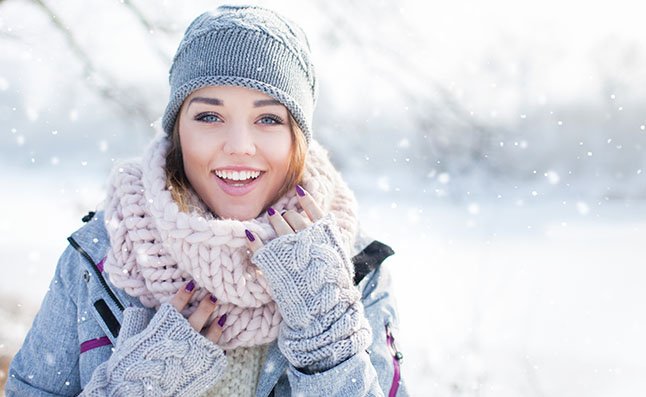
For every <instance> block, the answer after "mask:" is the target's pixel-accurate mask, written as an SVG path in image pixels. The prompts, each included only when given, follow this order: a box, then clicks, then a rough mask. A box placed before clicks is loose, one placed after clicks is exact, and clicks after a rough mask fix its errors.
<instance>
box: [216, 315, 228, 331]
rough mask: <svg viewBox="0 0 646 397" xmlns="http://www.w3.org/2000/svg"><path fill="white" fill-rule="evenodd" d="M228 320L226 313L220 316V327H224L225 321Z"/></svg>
mask: <svg viewBox="0 0 646 397" xmlns="http://www.w3.org/2000/svg"><path fill="white" fill-rule="evenodd" d="M226 322H227V314H226V313H224V314H223V315H222V317H220V319H219V320H218V325H219V326H220V328H222V327H224V323H226Z"/></svg>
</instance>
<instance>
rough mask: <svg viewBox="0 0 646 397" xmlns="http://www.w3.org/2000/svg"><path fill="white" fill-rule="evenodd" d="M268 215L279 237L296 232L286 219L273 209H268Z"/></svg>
mask: <svg viewBox="0 0 646 397" xmlns="http://www.w3.org/2000/svg"><path fill="white" fill-rule="evenodd" d="M267 214H268V215H269V222H271V225H272V226H273V227H274V230H276V233H277V234H278V235H279V236H284V235H286V234H293V233H294V230H292V227H291V226H289V223H287V221H286V220H285V218H283V217H282V216H280V215H279V214H277V213H276V211H275V210H274V209H273V208H271V207H269V208H267Z"/></svg>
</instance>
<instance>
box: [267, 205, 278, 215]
mask: <svg viewBox="0 0 646 397" xmlns="http://www.w3.org/2000/svg"><path fill="white" fill-rule="evenodd" d="M267 213H268V214H269V216H274V214H275V213H276V211H274V209H273V208H271V207H267Z"/></svg>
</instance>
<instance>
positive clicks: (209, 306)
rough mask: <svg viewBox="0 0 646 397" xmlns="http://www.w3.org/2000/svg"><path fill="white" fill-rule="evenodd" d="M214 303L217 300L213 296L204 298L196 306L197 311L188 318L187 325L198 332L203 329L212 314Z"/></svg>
mask: <svg viewBox="0 0 646 397" xmlns="http://www.w3.org/2000/svg"><path fill="white" fill-rule="evenodd" d="M215 302H217V299H216V298H215V297H214V296H213V295H207V296H205V297H204V299H202V301H201V302H200V304H199V305H198V306H197V309H195V311H194V312H193V313H192V314H191V315H190V316H188V323H189V324H191V326H192V327H193V329H194V330H196V331H197V332H200V331H201V330H202V328H204V324H206V320H208V319H209V317H210V316H211V314H213V310H214V309H215Z"/></svg>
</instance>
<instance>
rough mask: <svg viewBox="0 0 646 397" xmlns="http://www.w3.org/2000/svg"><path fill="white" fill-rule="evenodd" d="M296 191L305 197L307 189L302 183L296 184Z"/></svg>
mask: <svg viewBox="0 0 646 397" xmlns="http://www.w3.org/2000/svg"><path fill="white" fill-rule="evenodd" d="M296 193H298V195H299V196H301V197H305V190H303V188H302V187H301V186H300V185H296Z"/></svg>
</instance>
